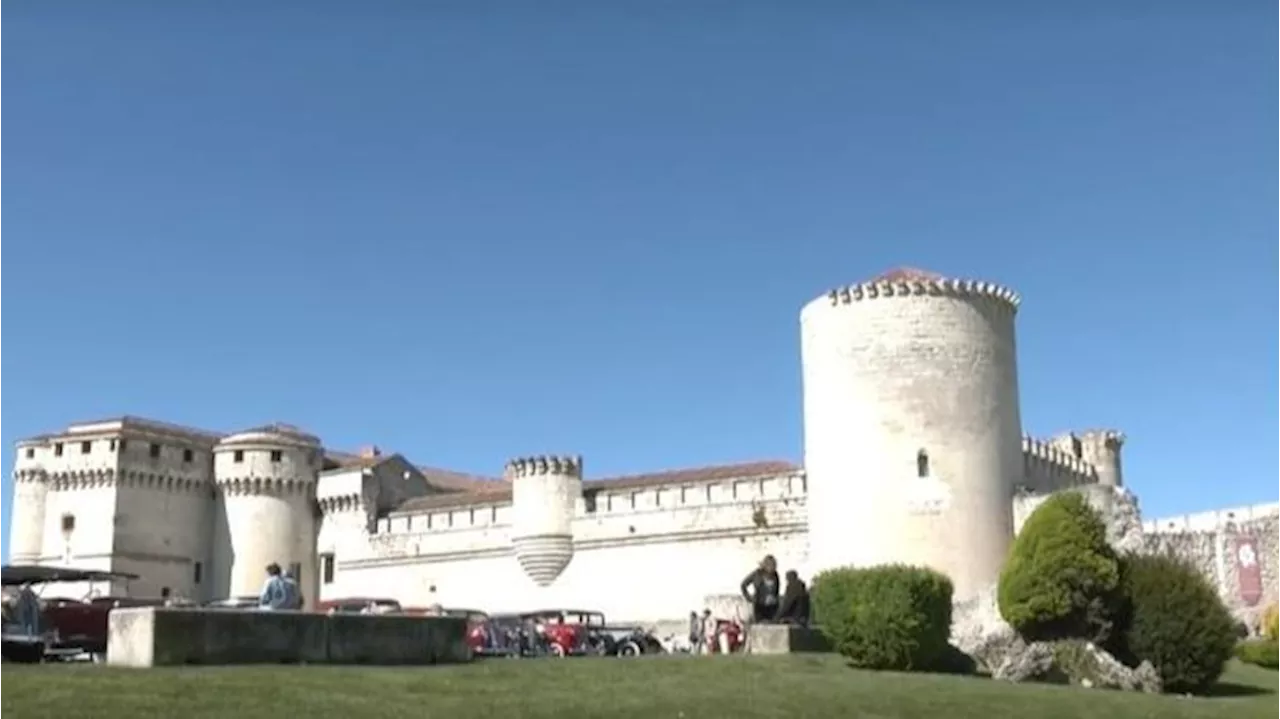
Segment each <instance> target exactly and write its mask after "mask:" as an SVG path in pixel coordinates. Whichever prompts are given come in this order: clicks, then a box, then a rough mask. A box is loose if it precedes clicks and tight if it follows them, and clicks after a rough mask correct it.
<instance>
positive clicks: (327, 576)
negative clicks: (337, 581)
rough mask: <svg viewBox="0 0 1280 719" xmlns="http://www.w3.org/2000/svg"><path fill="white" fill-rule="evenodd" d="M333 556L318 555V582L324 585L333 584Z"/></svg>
mask: <svg viewBox="0 0 1280 719" xmlns="http://www.w3.org/2000/svg"><path fill="white" fill-rule="evenodd" d="M333 569H334V567H333V555H332V554H321V555H320V577H321V579H320V581H322V582H324V583H325V584H333Z"/></svg>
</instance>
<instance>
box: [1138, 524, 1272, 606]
mask: <svg viewBox="0 0 1280 719" xmlns="http://www.w3.org/2000/svg"><path fill="white" fill-rule="evenodd" d="M1245 509H1246V510H1249V509H1253V508H1245ZM1259 509H1262V508H1259ZM1240 513H1241V514H1248V515H1249V516H1248V518H1247V519H1242V520H1240V521H1236V520H1235V519H1231V518H1227V517H1225V516H1224V517H1222V520H1221V521H1220V522H1219V523H1218V524H1217V525H1216V526H1212V527H1209V526H1205V525H1204V524H1200V525H1198V527H1197V528H1176V529H1172V530H1169V529H1157V530H1156V531H1148V532H1146V533H1145V536H1144V540H1145V541H1144V548H1145V549H1146V551H1148V552H1152V553H1155V552H1161V553H1168V554H1172V555H1174V556H1178V557H1181V558H1183V559H1184V560H1186V561H1188V562H1190V563H1191V564H1192V565H1193V566H1195V567H1196V568H1197V569H1199V570H1200V572H1201V573H1202V574H1204V575H1205V576H1206V577H1208V578H1209V580H1210V581H1212V582H1213V583H1214V585H1215V586H1217V587H1218V593H1219V594H1220V595H1221V596H1222V598H1223V600H1224V601H1225V602H1226V604H1227V606H1228V607H1229V608H1230V609H1231V611H1232V614H1234V615H1235V616H1236V618H1237V619H1239V620H1241V621H1243V622H1245V623H1246V624H1248V625H1250V626H1256V625H1257V623H1258V621H1259V619H1260V618H1261V615H1262V611H1263V610H1264V609H1265V608H1266V607H1267V605H1269V604H1271V603H1273V602H1276V601H1278V600H1280V508H1277V507H1276V506H1275V505H1270V511H1269V512H1266V513H1264V512H1263V511H1245V512H1240ZM1205 514H1209V513H1205ZM1213 514H1219V513H1213ZM1168 523H1170V520H1160V521H1158V522H1156V523H1155V524H1156V525H1157V526H1160V525H1165V526H1167V525H1168Z"/></svg>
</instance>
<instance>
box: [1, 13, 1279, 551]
mask: <svg viewBox="0 0 1280 719" xmlns="http://www.w3.org/2000/svg"><path fill="white" fill-rule="evenodd" d="M604 5H606V4H605V3H590V2H577V3H572V2H555V3H529V2H514V1H513V2H509V3H502V2H492V3H466V2H433V3H425V2H408V1H404V2H381V3H355V2H349V3H342V4H339V3H322V2H316V3H303V2H287V1H286V2H273V3H217V4H216V7H215V4H214V3H200V2H183V3H161V2H137V1H134V2H112V3H104V2H89V1H87V0H86V1H85V2H25V3H9V4H7V5H6V6H5V12H4V25H3V28H4V37H3V40H4V42H3V87H4V90H5V99H6V100H7V101H8V102H6V103H5V104H6V105H7V107H8V114H7V115H5V116H4V118H5V128H6V129H7V133H6V134H7V135H8V137H9V141H8V143H6V144H7V146H8V147H7V151H6V153H5V154H4V166H3V170H4V177H5V180H7V182H6V183H5V185H4V190H5V194H4V220H5V222H4V227H3V229H4V230H7V232H5V233H4V240H5V242H4V248H5V249H6V250H7V252H6V253H5V255H6V256H7V258H8V260H9V262H8V264H5V265H3V300H4V304H3V321H4V327H5V331H4V338H5V339H8V340H9V353H8V354H7V355H4V356H3V371H4V376H5V377H8V378H9V383H8V386H9V391H8V392H5V393H4V394H3V420H4V421H3V441H4V442H5V445H6V446H5V449H4V460H3V461H4V476H5V477H6V478H7V477H8V475H9V473H10V470H11V464H12V460H13V450H12V444H11V443H12V442H13V441H14V440H17V439H19V438H20V437H23V436H26V435H31V434H36V433H39V432H43V431H48V430H54V429H58V428H60V427H62V426H64V425H65V424H67V423H68V422H70V421H74V420H83V419H92V418H98V417H103V416H113V415H119V414H125V413H128V414H137V415H143V416H148V417H154V418H159V419H164V420H168V421H173V422H180V423H186V424H193V425H197V426H202V427H208V428H211V429H221V430H232V429H236V428H243V427H245V426H250V425H254V424H258V423H262V422H265V421H273V420H281V421H288V422H292V423H296V424H299V425H301V426H303V427H305V428H307V429H309V430H311V431H313V432H315V433H317V434H319V435H320V436H322V437H323V439H324V440H325V441H326V443H327V444H328V445H330V446H333V447H337V448H354V447H357V446H358V445H361V444H365V443H377V444H379V445H381V446H382V447H384V448H385V449H387V450H391V451H400V452H403V453H405V454H406V455H408V456H409V457H410V458H412V459H413V460H415V461H417V462H419V463H424V464H432V465H436V466H445V467H450V468H456V469H460V470H469V471H474V472H480V473H497V472H499V471H500V468H501V465H502V463H503V462H504V461H505V460H506V459H507V458H508V457H510V456H513V455H518V454H524V453H534V452H570V453H579V452H580V453H582V454H584V455H585V456H586V461H587V468H588V471H589V472H590V473H592V474H594V475H596V476H602V475H607V474H615V473H623V472H633V471H642V470H654V469H662V468H672V467H679V466H686V465H705V464H712V463H719V462H726V461H734V460H750V459H757V458H786V459H795V460H798V459H799V458H800V449H801V424H800V392H799V389H800V375H799V343H798V337H799V327H798V320H797V313H798V311H799V309H800V307H801V306H802V305H803V304H804V303H805V302H806V301H808V300H810V299H812V298H813V297H816V296H818V295H819V294H821V293H823V292H825V291H826V290H827V289H829V288H830V287H832V286H835V285H839V284H844V283H847V282H850V281H855V280H858V279H862V278H866V277H868V276H870V275H872V274H874V273H877V272H879V271H881V270H884V269H887V268H890V267H894V266H897V265H913V266H921V267H925V268H928V269H933V270H937V271H941V272H945V273H949V274H959V275H964V276H977V277H979V278H984V279H992V280H996V281H1000V282H1004V283H1007V284H1009V285H1011V286H1013V287H1015V288H1016V289H1018V290H1019V291H1020V292H1021V293H1022V294H1023V296H1024V299H1025V301H1024V304H1023V310H1022V313H1021V316H1020V320H1019V333H1020V334H1019V344H1020V347H1019V349H1020V361H1021V384H1022V398H1023V418H1024V422H1025V424H1026V428H1027V430H1028V431H1030V432H1032V433H1035V434H1038V435H1043V434H1049V433H1051V432H1056V431H1060V430H1066V429H1073V428H1085V427H1091V426H1098V425H1102V426H1110V427H1118V428H1121V429H1123V430H1124V431H1126V432H1127V434H1128V436H1129V443H1128V445H1127V447H1126V462H1127V464H1126V472H1127V479H1128V481H1129V483H1130V485H1131V486H1132V487H1134V488H1135V489H1136V490H1137V491H1138V492H1139V493H1140V495H1141V498H1142V504H1143V507H1144V510H1145V511H1146V512H1147V513H1148V514H1149V515H1150V514H1156V515H1159V514H1169V513H1176V512H1184V511H1193V510H1200V509H1212V508H1218V507H1226V506H1232V505H1235V504H1241V503H1251V502H1261V501H1274V500H1276V498H1277V484H1275V482H1276V459H1277V451H1276V444H1275V442H1276V438H1277V429H1278V428H1277V403H1276V397H1277V385H1276V377H1277V373H1276V367H1277V335H1276V327H1277V310H1276V307H1277V305H1276V295H1273V294H1272V292H1275V291H1276V286H1277V283H1276V268H1277V250H1276V248H1277V238H1276V227H1277V224H1276V197H1277V183H1276V157H1277V147H1276V127H1277V113H1276V107H1277V96H1276V87H1277V76H1276V50H1277V48H1276V33H1275V28H1276V25H1277V18H1276V12H1277V10H1276V5H1275V3H1274V2H1262V1H1259V2H1245V1H1237V2H1227V3H1211V2H1172V1H1165V2H1126V3H1121V4H1119V5H1117V4H1116V3H1104V2H1073V3H1064V4H1057V7H1054V8H1050V7H1047V5H1049V4H1048V3H1030V4H1027V3H1013V2H1009V3H995V2H989V3H981V2H973V3H952V2H940V1H939V2H932V3H931V2H923V3H915V4H912V6H911V8H909V9H908V8H906V7H905V6H904V4H901V3H888V2H884V3H876V2H869V3H852V2H843V3H842V2H807V3H806V2H798V3H781V2H775V3H758V4H753V3H749V2H735V3H730V2H711V1H707V2H694V3H674V2H668V3H663V2H643V3H642V2H630V3H627V2H617V3H608V5H610V6H611V7H610V8H608V9H606V8H604V7H603V6H604ZM4 489H5V494H6V496H8V494H9V492H10V486H9V482H8V480H7V479H6V481H5V487H4ZM5 514H6V517H5V521H6V524H5V527H4V529H3V535H4V540H5V543H6V544H7V540H8V524H7V522H8V516H7V514H8V511H7V507H6V511H5Z"/></svg>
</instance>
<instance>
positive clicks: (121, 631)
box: [107, 607, 471, 667]
mask: <svg viewBox="0 0 1280 719" xmlns="http://www.w3.org/2000/svg"><path fill="white" fill-rule="evenodd" d="M107 624H108V627H107V663H108V664H113V665H117V666H127V667H158V666H174V665H182V664H206V665H211V664H291V663H307V664H386V665H390V664H456V663H461V662H468V661H471V650H470V648H469V647H468V646H467V642H466V634H467V622H466V620H465V619H463V618H461V617H418V616H404V615H394V614H383V615H365V614H313V613H308V612H279V611H255V610H229V609H203V608H178V607H172V608H171V607H136V608H122V609H113V610H112V611H111V614H110V615H109V617H108V622H107Z"/></svg>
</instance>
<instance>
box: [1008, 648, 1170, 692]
mask: <svg viewBox="0 0 1280 719" xmlns="http://www.w3.org/2000/svg"><path fill="white" fill-rule="evenodd" d="M991 677H992V678H993V679H998V680H1002V681H1011V682H1028V681H1031V682H1047V683H1052V684H1073V685H1077V686H1082V687H1086V688H1095V689H1118V690H1121V691H1141V692H1146V693H1149V694H1159V693H1160V692H1161V691H1162V689H1163V686H1162V684H1161V681H1160V673H1159V672H1157V671H1156V669H1155V667H1153V666H1152V665H1151V663H1150V662H1143V663H1142V664H1140V665H1138V666H1137V667H1136V668H1130V667H1127V666H1125V665H1124V664H1123V663H1122V662H1120V660H1118V659H1116V658H1115V657H1113V656H1111V654H1109V653H1107V652H1106V651H1105V650H1103V649H1102V648H1101V647H1098V646H1096V645H1094V644H1092V643H1089V642H1078V641H1064V642H1032V643H1030V644H1022V645H1021V646H1016V645H1015V647H1014V649H1013V650H1012V651H1010V652H1009V653H1008V654H1007V655H1006V656H1005V657H1004V659H1003V660H1002V661H1001V663H1000V665H999V666H998V667H996V669H995V670H994V671H993V672H992V674H991Z"/></svg>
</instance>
